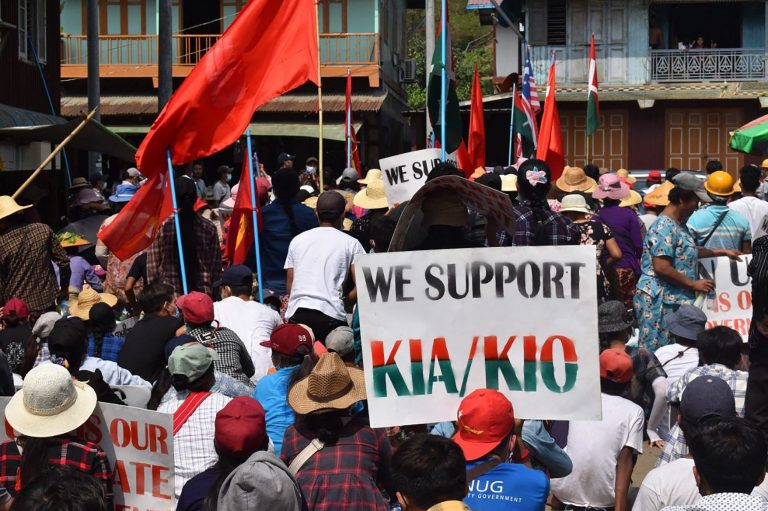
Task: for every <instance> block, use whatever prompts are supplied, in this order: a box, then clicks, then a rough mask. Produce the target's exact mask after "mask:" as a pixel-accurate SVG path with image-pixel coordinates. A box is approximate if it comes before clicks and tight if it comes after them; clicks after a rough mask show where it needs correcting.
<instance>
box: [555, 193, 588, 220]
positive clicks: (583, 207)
mask: <svg viewBox="0 0 768 511" xmlns="http://www.w3.org/2000/svg"><path fill="white" fill-rule="evenodd" d="M568 211H572V212H574V213H584V214H587V215H588V214H590V213H592V211H591V210H590V209H589V205H588V204H587V199H585V198H584V196H583V195H579V194H578V193H574V194H571V195H566V196H565V197H563V200H561V201H560V210H559V212H560V213H565V212H568Z"/></svg>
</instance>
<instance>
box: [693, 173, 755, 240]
mask: <svg viewBox="0 0 768 511" xmlns="http://www.w3.org/2000/svg"><path fill="white" fill-rule="evenodd" d="M733 185H734V182H733V178H732V177H731V175H730V174H728V173H727V172H723V171H717V172H714V173H712V174H710V175H709V177H708V178H707V180H706V182H705V183H704V189H705V190H706V191H707V193H709V196H710V197H711V198H712V204H710V205H709V206H707V207H705V208H701V209H699V210H697V211H694V213H693V214H692V215H691V217H690V218H689V219H688V222H687V224H688V230H689V231H690V232H691V235H692V236H693V239H694V241H695V242H696V245H697V246H699V247H707V248H711V249H730V250H740V251H742V252H744V253H745V254H748V253H749V252H751V250H752V230H751V228H750V225H749V220H747V219H746V218H745V217H743V216H742V215H741V213H738V212H737V211H736V210H732V209H731V208H729V207H728V204H727V202H728V199H730V198H731V196H732V195H733V194H734V193H735V190H734V188H733Z"/></svg>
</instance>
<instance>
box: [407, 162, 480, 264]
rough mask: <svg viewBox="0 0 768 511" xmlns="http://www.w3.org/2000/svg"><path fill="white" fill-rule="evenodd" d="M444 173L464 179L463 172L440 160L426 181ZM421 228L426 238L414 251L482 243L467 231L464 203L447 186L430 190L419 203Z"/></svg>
mask: <svg viewBox="0 0 768 511" xmlns="http://www.w3.org/2000/svg"><path fill="white" fill-rule="evenodd" d="M445 176H455V177H460V178H461V179H464V174H463V173H462V172H461V171H460V170H459V169H457V168H456V166H455V165H453V164H452V163H450V162H445V163H440V164H438V165H436V166H435V168H433V169H432V171H431V172H430V173H429V175H428V176H427V182H430V181H432V180H434V179H438V178H440V177H445ZM421 212H422V220H421V227H422V229H426V230H427V235H426V238H425V239H424V240H423V241H421V243H420V244H419V245H418V247H417V248H416V249H415V250H441V249H452V248H471V247H478V246H482V243H478V242H476V241H475V240H473V239H472V238H471V235H468V233H467V223H468V221H469V212H468V211H467V206H466V205H465V204H464V202H463V201H462V200H461V198H460V197H459V196H458V194H457V193H456V192H455V191H453V190H450V189H437V190H432V192H431V193H429V194H428V195H426V196H425V197H424V199H423V201H422V203H421Z"/></svg>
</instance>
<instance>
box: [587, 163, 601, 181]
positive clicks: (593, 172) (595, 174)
mask: <svg viewBox="0 0 768 511" xmlns="http://www.w3.org/2000/svg"><path fill="white" fill-rule="evenodd" d="M584 173H585V174H586V175H587V177H591V178H592V179H594V180H595V181H599V180H600V167H598V166H597V165H595V164H594V163H587V164H586V165H584Z"/></svg>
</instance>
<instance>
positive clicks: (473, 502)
mask: <svg viewBox="0 0 768 511" xmlns="http://www.w3.org/2000/svg"><path fill="white" fill-rule="evenodd" d="M483 461H485V460H484V459H480V460H477V461H472V462H470V463H467V471H469V470H470V469H472V468H473V467H474V466H475V465H478V464H480V463H481V462H483ZM548 496H549V478H547V475H546V474H545V473H544V472H542V471H540V470H534V469H532V468H528V467H526V466H525V465H518V464H514V463H501V464H499V465H497V466H495V467H494V468H493V470H491V471H489V472H486V473H485V474H483V475H482V476H480V477H478V478H477V479H475V480H473V481H470V482H469V494H467V497H466V498H465V499H464V502H465V503H466V504H467V505H468V506H469V507H470V508H471V509H472V511H510V510H515V511H544V506H545V505H546V503H547V497H548Z"/></svg>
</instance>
